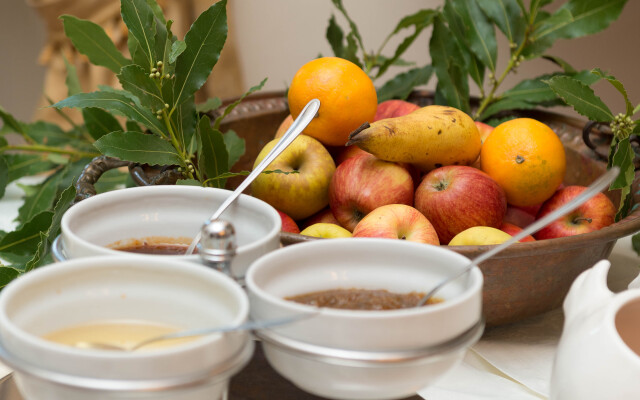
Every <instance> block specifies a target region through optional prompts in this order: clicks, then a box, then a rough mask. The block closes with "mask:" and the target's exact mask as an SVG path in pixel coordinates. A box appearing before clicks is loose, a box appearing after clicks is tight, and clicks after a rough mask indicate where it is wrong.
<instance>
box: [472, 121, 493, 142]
mask: <svg viewBox="0 0 640 400" xmlns="http://www.w3.org/2000/svg"><path fill="white" fill-rule="evenodd" d="M473 122H474V123H475V124H476V126H477V127H478V132H480V140H481V141H482V143H484V140H485V139H486V138H487V136H489V134H490V133H491V132H493V126H491V125H488V124H485V123H484V122H480V121H473Z"/></svg>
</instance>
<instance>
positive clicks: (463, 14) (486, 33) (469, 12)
mask: <svg viewBox="0 0 640 400" xmlns="http://www.w3.org/2000/svg"><path fill="white" fill-rule="evenodd" d="M444 9H445V15H446V17H447V21H449V23H451V22H452V21H453V20H456V21H457V26H458V28H457V29H455V30H453V32H454V33H456V34H457V35H458V37H459V40H460V41H461V42H462V43H464V44H465V45H466V46H468V47H469V48H470V49H471V51H472V52H473V54H475V56H476V57H478V59H479V60H480V61H481V62H482V64H484V65H485V66H486V67H487V68H489V70H490V71H492V72H494V73H495V71H496V59H497V57H498V52H497V48H498V46H497V43H496V36H495V30H494V28H493V25H492V24H491V23H490V22H489V20H488V19H487V17H486V16H485V14H484V13H483V12H482V10H481V9H480V7H478V4H477V3H476V2H475V1H466V0H449V1H447V2H446V3H445V8H444Z"/></svg>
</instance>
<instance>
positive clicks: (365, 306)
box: [285, 289, 443, 310]
mask: <svg viewBox="0 0 640 400" xmlns="http://www.w3.org/2000/svg"><path fill="white" fill-rule="evenodd" d="M424 295H425V293H419V292H410V293H393V292H389V291H388V290H385V289H379V290H368V289H331V290H323V291H319V292H311V293H304V294H300V295H297V296H291V297H285V300H291V301H295V302H296V303H302V304H307V305H311V306H316V307H328V308H339V309H343V310H398V309H401V308H412V307H415V306H416V305H417V304H418V302H419V301H420V300H421V299H422V298H423V297H424ZM442 301H443V300H442V299H438V298H430V299H429V300H428V301H427V303H426V304H425V305H429V304H435V303H441V302H442Z"/></svg>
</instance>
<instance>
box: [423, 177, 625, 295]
mask: <svg viewBox="0 0 640 400" xmlns="http://www.w3.org/2000/svg"><path fill="white" fill-rule="evenodd" d="M619 173H620V168H618V167H616V166H613V167H611V169H610V170H608V171H607V172H605V173H604V174H602V176H600V177H599V178H598V179H596V180H595V181H594V182H593V183H592V184H591V185H589V187H587V188H586V189H585V190H584V191H582V193H580V194H579V195H577V196H576V197H574V198H573V199H572V200H571V201H569V202H567V203H565V204H563V205H562V206H560V207H558V208H557V209H555V210H554V211H553V212H550V213H549V214H547V215H545V216H544V217H542V218H540V219H539V220H537V221H534V222H533V223H532V224H531V225H529V226H527V227H526V228H524V229H523V230H522V231H520V232H518V233H517V234H515V235H513V237H511V238H510V239H509V240H507V241H506V242H503V243H501V244H499V245H497V246H494V247H493V248H491V249H490V250H487V251H485V252H484V253H482V254H480V255H479V256H477V257H476V258H474V259H473V260H471V262H470V263H469V265H467V266H466V267H465V268H463V269H462V270H461V271H460V272H459V273H457V274H455V275H453V276H450V277H449V278H446V279H445V280H443V281H442V282H440V283H439V284H438V285H436V286H435V287H434V288H433V289H431V291H429V293H427V294H426V295H424V297H422V299H421V300H420V302H419V303H418V305H417V306H418V307H420V306H423V305H424V304H425V303H426V302H427V301H428V300H429V299H430V298H431V297H433V295H434V294H435V293H436V292H437V291H438V290H439V289H440V288H441V287H443V286H444V285H446V284H447V283H449V282H451V281H453V280H455V279H457V278H459V277H460V276H462V275H464V274H466V273H467V272H469V271H471V269H472V268H473V267H474V266H476V265H478V264H480V263H481V262H483V261H486V260H488V259H489V258H491V257H493V256H495V255H496V254H498V253H499V252H501V251H502V250H504V249H506V248H507V247H509V246H511V245H512V244H514V243H515V242H517V241H519V240H520V239H523V238H525V237H526V236H528V235H531V234H533V233H535V232H537V231H539V230H540V229H542V228H544V227H545V226H547V225H549V224H550V223H552V222H553V221H555V220H556V219H558V218H560V217H561V216H563V215H565V214H567V213H568V212H570V211H572V210H574V209H576V208H578V207H579V206H580V205H582V204H583V203H585V202H586V201H587V200H589V199H590V198H592V197H593V196H595V195H596V194H598V193H600V192H601V191H602V190H603V189H605V188H606V187H608V186H609V185H610V184H611V182H613V180H614V179H615V178H616V176H618V174H619Z"/></svg>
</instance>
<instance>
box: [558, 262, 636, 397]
mask: <svg viewBox="0 0 640 400" xmlns="http://www.w3.org/2000/svg"><path fill="white" fill-rule="evenodd" d="M610 266H611V263H610V262H609V261H607V260H602V261H599V262H598V263H597V264H596V265H594V266H593V267H592V268H590V269H588V270H586V271H584V272H583V273H582V274H581V275H580V276H578V278H577V279H576V280H575V281H574V282H573V285H572V286H571V290H570V291H569V294H568V295H567V297H566V299H565V301H564V314H565V322H564V329H563V332H562V337H561V338H560V343H559V345H558V350H557V352H556V357H555V361H554V365H553V373H552V378H551V397H550V398H551V400H578V399H579V400H603V399H616V400H626V399H634V400H636V399H640V379H638V378H640V290H637V289H629V290H625V291H623V292H621V293H617V294H616V293H613V292H611V291H610V290H609V288H608V287H607V274H608V272H609V267H610Z"/></svg>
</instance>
